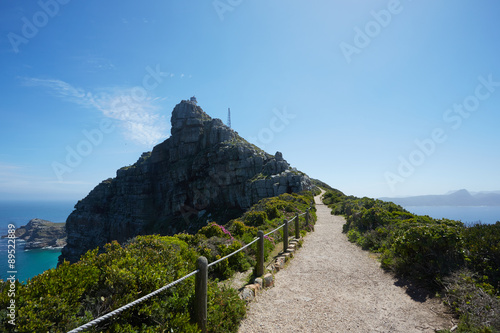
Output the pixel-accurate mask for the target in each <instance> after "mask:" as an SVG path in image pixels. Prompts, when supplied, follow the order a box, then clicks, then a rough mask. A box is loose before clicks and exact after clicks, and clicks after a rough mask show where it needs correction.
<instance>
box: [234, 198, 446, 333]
mask: <svg viewBox="0 0 500 333" xmlns="http://www.w3.org/2000/svg"><path fill="white" fill-rule="evenodd" d="M315 200H316V207H317V215H318V221H317V223H316V226H315V232H312V233H310V234H309V235H307V236H306V238H305V241H304V246H303V247H302V248H301V249H299V250H298V252H296V254H295V257H294V258H293V259H292V260H291V262H290V263H289V265H288V266H287V267H286V268H285V269H284V270H282V271H280V272H279V273H277V274H276V279H275V286H274V287H273V288H270V289H267V290H265V291H263V292H261V293H260V294H259V295H258V296H257V298H256V300H255V301H253V302H252V303H251V304H250V305H249V310H248V313H247V318H246V319H244V320H243V322H242V323H241V325H240V330H239V332H240V333H248V332H266V333H273V332H276V333H278V332H279V333H281V332H405V333H409V332H434V331H435V329H443V328H448V329H449V328H450V327H451V326H452V325H453V324H452V322H451V317H450V316H449V315H445V314H444V312H445V311H446V309H445V307H444V306H443V305H442V304H441V302H440V301H439V300H437V299H431V300H426V301H422V300H414V299H412V297H410V296H409V294H410V293H407V292H406V289H405V288H402V287H399V286H397V285H396V284H397V280H396V279H394V278H393V277H392V276H391V275H390V274H388V273H385V272H384V271H383V270H382V269H381V268H380V264H379V262H378V261H377V260H376V259H374V258H373V257H372V256H370V254H369V253H368V252H367V251H363V250H361V249H360V248H359V247H357V246H356V245H354V244H351V243H349V241H347V237H346V235H345V234H342V225H343V224H344V221H345V220H344V218H343V217H340V216H333V215H331V214H330V209H329V208H328V207H326V206H325V205H323V204H322V202H321V201H320V197H319V196H317V197H316V198H315Z"/></svg>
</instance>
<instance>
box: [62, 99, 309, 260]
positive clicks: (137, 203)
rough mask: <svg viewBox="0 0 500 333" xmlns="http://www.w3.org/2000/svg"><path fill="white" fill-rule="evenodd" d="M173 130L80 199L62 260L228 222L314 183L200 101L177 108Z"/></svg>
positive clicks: (67, 228) (173, 120) (69, 218)
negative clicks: (258, 204) (115, 243)
mask: <svg viewBox="0 0 500 333" xmlns="http://www.w3.org/2000/svg"><path fill="white" fill-rule="evenodd" d="M171 124H172V129H171V136H170V138H168V139H167V140H165V141H164V142H162V143H160V144H158V145H157V146H155V147H154V148H153V150H152V151H151V152H150V153H144V154H142V156H141V157H140V158H139V159H138V161H137V162H136V163H135V164H134V165H132V166H128V167H124V168H121V169H119V170H118V171H117V173H116V177H115V178H110V179H107V180H105V181H103V182H102V183H100V184H99V185H97V186H96V187H95V188H94V189H93V190H92V191H91V192H90V193H89V195H88V196H87V197H85V198H84V199H83V200H80V201H79V202H78V203H77V204H76V206H75V210H74V211H73V212H72V213H71V215H70V216H69V217H68V219H67V221H66V231H67V234H68V239H67V245H66V247H65V248H64V249H63V251H62V255H61V257H60V258H59V261H60V262H62V261H63V260H69V261H71V262H74V261H77V260H78V259H79V258H80V256H81V255H82V254H84V253H85V252H86V251H87V250H89V249H94V248H96V247H97V246H99V247H100V248H102V246H103V245H104V244H106V243H109V242H110V241H112V240H117V241H118V242H124V241H126V240H127V239H129V238H131V237H134V236H136V235H140V234H148V233H160V234H164V235H171V234H175V233H178V232H182V231H186V232H195V231H196V230H197V229H199V228H200V227H202V226H204V225H205V224H206V223H207V220H208V219H209V218H211V219H216V220H217V221H218V222H221V223H223V222H225V221H227V220H229V219H231V218H234V217H236V216H238V215H240V214H241V213H242V211H243V210H245V209H247V208H249V207H250V206H251V205H253V204H255V203H256V202H257V201H259V200H260V199H262V198H265V197H271V196H275V195H279V194H282V193H287V192H288V193H292V192H300V191H302V190H309V189H310V188H311V186H312V185H311V182H310V180H309V178H308V177H307V175H305V174H303V173H301V172H298V171H297V170H295V169H291V168H290V165H289V164H288V163H287V162H286V161H285V160H284V159H283V156H282V154H281V153H280V152H277V153H276V154H275V155H274V156H273V155H270V154H267V153H265V152H264V151H263V150H261V149H259V148H258V147H256V146H254V145H252V144H250V143H249V142H247V141H246V140H245V139H243V138H242V137H240V136H239V135H238V133H236V132H235V131H234V130H232V129H230V128H229V127H227V126H226V125H224V124H223V123H222V121H221V120H220V119H212V118H211V117H210V116H209V115H208V114H206V113H205V112H204V111H203V110H202V108H201V107H199V106H198V105H197V104H196V102H193V101H181V102H180V103H179V104H177V105H176V106H175V108H174V110H173V111H172V117H171Z"/></svg>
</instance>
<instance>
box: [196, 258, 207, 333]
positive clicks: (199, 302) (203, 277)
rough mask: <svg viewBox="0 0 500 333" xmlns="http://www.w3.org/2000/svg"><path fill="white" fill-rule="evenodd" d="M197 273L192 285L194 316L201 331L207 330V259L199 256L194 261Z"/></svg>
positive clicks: (204, 332)
mask: <svg viewBox="0 0 500 333" xmlns="http://www.w3.org/2000/svg"><path fill="white" fill-rule="evenodd" d="M196 266H197V268H198V273H196V279H195V285H194V294H195V295H194V298H195V304H194V309H195V318H196V323H197V324H198V327H199V328H200V330H201V331H202V333H206V332H207V280H208V260H207V258H205V257H199V258H198V260H197V261H196Z"/></svg>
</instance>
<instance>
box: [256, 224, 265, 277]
mask: <svg viewBox="0 0 500 333" xmlns="http://www.w3.org/2000/svg"><path fill="white" fill-rule="evenodd" d="M257 237H259V240H258V241H257V267H256V268H255V276H262V275H264V232H263V231H262V230H259V231H258V232H257Z"/></svg>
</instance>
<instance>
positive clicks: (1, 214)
mask: <svg viewBox="0 0 500 333" xmlns="http://www.w3.org/2000/svg"><path fill="white" fill-rule="evenodd" d="M74 205H75V202H74V201H57V202H29V201H23V202H20V201H0V235H2V236H3V235H6V234H7V233H8V225H9V224H13V225H15V226H16V227H20V226H23V225H26V224H28V222H29V221H30V220H31V219H33V218H41V219H44V220H48V221H51V222H65V221H66V218H67V217H68V215H69V214H70V213H71V212H72V210H73V206H74ZM15 245H16V251H15V255H16V258H15V260H16V262H15V271H17V273H15V274H14V275H15V276H16V278H17V279H18V280H19V281H26V279H29V278H32V277H33V276H35V275H38V274H40V273H42V272H43V271H45V270H47V269H50V268H54V267H56V265H57V258H58V257H59V255H60V254H61V249H52V250H30V251H24V242H23V241H19V240H16V244H15ZM7 249H8V240H7V239H6V238H3V239H0V279H3V280H5V279H7V278H8V277H9V276H10V275H11V274H9V273H7V272H8V271H11V269H9V267H8V262H7V260H8V253H7Z"/></svg>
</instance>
